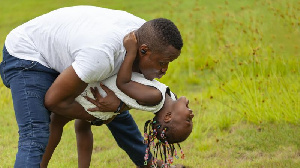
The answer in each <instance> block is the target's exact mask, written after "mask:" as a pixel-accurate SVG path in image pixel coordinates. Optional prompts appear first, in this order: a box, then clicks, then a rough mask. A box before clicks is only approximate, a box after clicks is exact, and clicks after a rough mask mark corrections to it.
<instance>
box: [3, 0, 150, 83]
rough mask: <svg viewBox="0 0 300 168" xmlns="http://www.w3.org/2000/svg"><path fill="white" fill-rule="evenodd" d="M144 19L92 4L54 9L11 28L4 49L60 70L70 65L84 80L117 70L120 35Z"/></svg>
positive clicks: (120, 58) (121, 54)
mask: <svg viewBox="0 0 300 168" xmlns="http://www.w3.org/2000/svg"><path fill="white" fill-rule="evenodd" d="M144 23H145V20H143V19H141V18H139V17H136V16H134V15H132V14H130V13H127V12H125V11H120V10H112V9H106V8H100V7H94V6H74V7H65V8H60V9H57V10H54V11H52V12H50V13H47V14H44V15H42V16H39V17H37V18H35V19H33V20H30V21H28V22H26V23H24V24H22V25H20V26H19V27H17V28H15V29H14V30H12V31H11V32H10V33H9V34H8V36H7V37H6V41H5V46H6V48H7V51H8V52H9V53H10V54H11V55H13V56H15V57H17V58H20V59H25V60H32V61H38V62H39V63H41V64H42V65H44V66H46V67H48V68H51V69H54V70H56V71H58V72H62V71H63V70H65V69H66V68H67V67H69V66H70V65H72V66H73V68H74V70H75V72H76V74H77V75H78V76H79V78H80V79H81V80H83V81H84V82H86V83H92V82H96V81H102V80H104V79H106V78H108V77H110V76H112V75H114V74H116V73H117V72H118V71H119V68H120V66H121V64H122V62H123V59H124V56H125V53H126V50H125V48H124V46H123V38H124V36H125V35H126V34H128V33H129V32H131V31H133V30H136V29H138V28H139V27H141V26H142V25H143V24H144Z"/></svg>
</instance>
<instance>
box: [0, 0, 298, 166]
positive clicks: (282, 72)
mask: <svg viewBox="0 0 300 168" xmlns="http://www.w3.org/2000/svg"><path fill="white" fill-rule="evenodd" d="M73 5H95V6H101V7H107V8H112V9H120V10H126V11H128V12H130V13H133V14H135V15H137V16H139V17H141V18H144V19H146V20H150V19H153V18H157V17H165V18H169V19H171V20H172V21H174V23H175V24H176V25H177V26H178V28H179V30H180V31H181V34H182V36H183V40H184V47H183V50H182V52H181V56H180V57H179V58H178V59H177V60H175V61H174V62H173V63H171V65H170V67H169V70H168V73H167V75H165V76H164V77H163V78H162V79H161V80H160V81H162V82H163V83H165V84H167V85H169V86H170V88H171V90H173V92H175V93H177V95H178V96H182V95H185V96H187V97H188V98H189V100H190V107H191V108H192V109H193V111H194V114H195V118H194V129H193V133H192V134H191V136H190V137H189V138H188V139H187V140H186V141H185V142H183V143H182V147H183V150H184V152H185V155H186V158H185V159H184V160H175V162H176V163H181V164H184V165H187V166H190V167H194V168H198V167H199V168H200V167H204V168H206V167H212V168H215V167H222V168H223V167H228V168H231V167H270V168H273V167H276V168H277V167H282V168H286V167H295V168H296V167H300V141H299V139H300V127H299V126H300V100H299V99H300V77H299V74H300V66H299V65H300V38H299V37H300V2H299V1H297V0H231V1H229V0H215V1H209V0H189V1H183V0H173V1H166V0H161V1H157V2H152V1H146V0H139V1H138V0H131V1H128V2H127V1H121V0H102V1H98V0H72V1H71V0H66V1H59V0H51V1H50V0H43V1H38V0H16V1H9V0H1V8H0V46H3V44H4V40H5V37H6V35H7V34H8V33H9V31H11V30H12V29H13V28H15V27H16V26H18V25H20V24H22V23H24V22H26V21H28V20H30V19H32V18H34V17H36V16H39V15H41V14H44V13H47V12H49V11H51V10H54V9H57V8H60V7H65V6H73ZM1 55H2V53H1ZM0 60H2V57H1V58H0ZM131 113H132V115H133V117H134V119H135V120H136V122H137V124H138V126H139V128H140V129H141V130H142V128H143V123H144V122H145V121H146V120H147V119H149V118H151V117H152V116H153V115H152V114H150V113H145V112H140V111H135V110H132V112H131ZM0 116H1V117H0V132H1V133H0V167H5V168H6V167H13V164H14V159H15V154H16V152H17V141H18V135H17V134H18V133H17V130H18V129H17V125H16V121H15V118H14V112H13V108H12V101H11V95H10V91H9V89H7V88H5V87H4V86H3V84H2V83H1V82H0ZM73 125H74V123H73V122H71V123H69V124H68V125H66V126H65V129H64V135H63V137H62V141H61V143H60V144H59V146H58V148H57V150H56V151H55V153H54V156H53V159H52V160H51V162H50V165H49V167H51V168H52V167H53V168H57V167H77V152H76V141H75V133H74V126H73ZM93 133H94V151H93V156H92V162H91V167H112V168H114V167H124V168H127V167H134V164H133V163H132V162H131V161H130V159H129V158H128V156H127V155H126V153H125V152H123V151H122V150H121V149H120V148H118V146H117V144H116V142H115V141H114V139H113V137H112V136H111V135H110V132H109V130H108V129H107V128H106V127H105V126H102V127H93Z"/></svg>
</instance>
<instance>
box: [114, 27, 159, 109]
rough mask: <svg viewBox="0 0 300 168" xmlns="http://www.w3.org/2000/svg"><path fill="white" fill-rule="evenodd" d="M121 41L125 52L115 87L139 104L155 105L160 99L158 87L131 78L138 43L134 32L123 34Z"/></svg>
mask: <svg viewBox="0 0 300 168" xmlns="http://www.w3.org/2000/svg"><path fill="white" fill-rule="evenodd" d="M123 43H124V47H125V49H126V51H127V53H126V56H125V58H124V62H123V63H122V65H121V67H120V70H119V72H118V76H117V87H118V88H119V89H120V90H121V91H122V92H124V93H125V94H126V95H128V96H129V97H131V98H133V99H135V100H136V101H137V102H138V103H139V104H141V105H148V106H153V105H157V104H158V103H159V102H160V101H161V100H162V95H161V92H160V91H159V90H158V89H156V88H154V87H150V86H146V85H143V84H140V83H137V82H134V81H132V80H131V74H132V68H133V63H134V61H135V59H136V57H137V55H138V53H137V52H138V44H137V39H136V36H135V34H134V32H131V33H130V34H128V35H127V36H125V38H124V40H123Z"/></svg>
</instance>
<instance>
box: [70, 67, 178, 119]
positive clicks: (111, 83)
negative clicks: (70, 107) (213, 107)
mask: <svg viewBox="0 0 300 168" xmlns="http://www.w3.org/2000/svg"><path fill="white" fill-rule="evenodd" d="M116 79H117V75H114V76H111V77H109V78H107V79H106V80H104V81H102V83H103V84H104V85H105V86H107V87H108V88H109V89H110V90H112V91H113V92H114V93H115V94H116V96H117V97H118V98H119V99H120V100H122V101H123V102H124V103H125V104H126V105H127V106H128V107H130V108H133V109H137V110H142V111H148V112H153V113H156V112H158V111H159V110H160V109H161V108H162V107H163V105H164V103H165V99H166V93H168V94H169V95H170V97H171V98H172V99H173V100H176V98H175V95H174V94H173V93H172V92H171V91H170V90H169V89H168V87H167V86H166V85H165V84H163V83H160V82H159V81H157V80H152V81H150V80H147V79H146V78H145V77H144V75H143V74H140V73H137V72H133V73H132V77H131V80H132V81H135V82H138V83H140V84H143V85H147V86H152V87H155V88H157V89H158V90H159V91H160V92H161V94H162V100H161V101H160V103H158V104H157V105H155V106H144V105H140V104H138V102H137V101H136V100H134V99H132V98H131V97H129V96H127V95H126V94H124V93H123V92H122V91H120V90H119V89H118V87H117V85H116ZM90 87H93V88H94V87H97V88H98V91H99V93H100V94H101V95H102V96H103V97H105V96H106V93H105V92H104V90H103V89H102V88H101V87H100V83H99V82H97V83H91V84H89V85H88V87H87V88H86V89H85V91H84V92H83V93H81V94H80V95H79V96H78V97H77V98H76V101H77V102H78V103H80V104H81V105H82V106H83V107H84V109H85V110H86V111H87V112H88V113H89V114H91V115H93V116H94V117H96V118H100V119H102V120H108V119H110V118H111V117H113V116H114V115H117V114H116V113H113V112H89V111H88V109H89V108H94V107H95V105H94V104H92V103H90V102H89V101H87V100H86V99H85V98H84V97H83V96H88V97H91V98H93V95H92V93H91V91H90ZM140 94H143V93H142V92H141V93H140Z"/></svg>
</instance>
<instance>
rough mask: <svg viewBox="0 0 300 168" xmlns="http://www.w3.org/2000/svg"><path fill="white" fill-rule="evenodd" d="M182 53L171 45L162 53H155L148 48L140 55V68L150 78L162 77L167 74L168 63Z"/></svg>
mask: <svg viewBox="0 0 300 168" xmlns="http://www.w3.org/2000/svg"><path fill="white" fill-rule="evenodd" d="M179 55H180V51H179V50H177V49H175V48H174V47H173V46H171V45H169V46H168V47H167V48H166V50H165V51H164V52H162V53H153V52H151V50H148V51H147V52H146V53H145V54H144V55H141V56H140V60H139V69H140V71H141V73H142V74H143V75H144V76H145V78H146V79H148V80H153V79H154V78H161V77H162V76H163V75H165V74H166V71H167V69H168V65H169V63H170V62H172V61H173V60H175V59H176V58H177V57H178V56H179Z"/></svg>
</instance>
